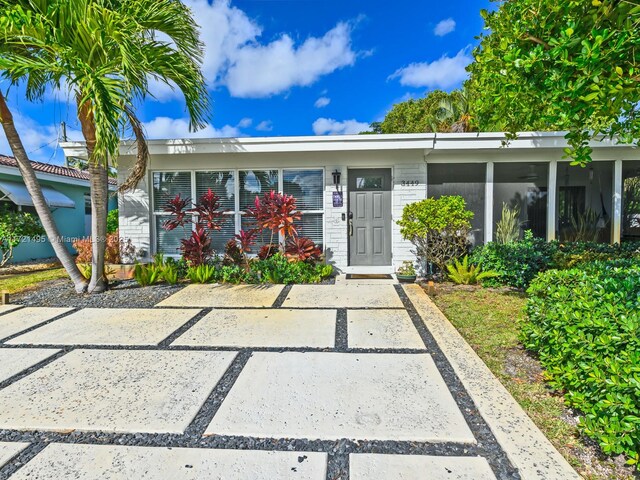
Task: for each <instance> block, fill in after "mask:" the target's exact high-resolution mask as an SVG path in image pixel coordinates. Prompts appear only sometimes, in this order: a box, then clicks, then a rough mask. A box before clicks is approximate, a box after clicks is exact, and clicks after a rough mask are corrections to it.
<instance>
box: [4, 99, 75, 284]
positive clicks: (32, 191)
mask: <svg viewBox="0 0 640 480" xmlns="http://www.w3.org/2000/svg"><path fill="white" fill-rule="evenodd" d="M0 122H2V129H3V130H4V133H5V135H6V136H7V141H8V142H9V146H10V147H11V151H12V152H13V156H14V157H15V159H16V162H17V163H18V169H19V170H20V173H21V174H22V180H23V181H24V184H25V185H26V187H27V191H28V192H29V195H31V200H32V201H33V206H34V207H35V209H36V213H37V214H38V218H39V219H40V223H41V224H42V227H43V228H44V231H45V232H46V234H47V238H48V239H49V242H50V243H51V246H52V247H53V250H54V252H55V254H56V257H58V260H60V263H61V264H62V266H63V267H64V269H65V270H66V271H67V274H68V275H69V278H71V281H72V282H73V285H74V287H75V290H76V292H78V293H83V292H85V291H86V289H87V280H86V279H85V278H84V276H82V274H81V273H80V270H79V269H78V267H77V265H76V263H75V261H74V259H73V256H72V255H71V253H70V252H69V250H67V248H66V246H65V244H64V241H63V239H62V237H61V236H60V233H59V232H58V227H57V226H56V223H55V222H54V220H53V216H52V215H51V210H50V209H49V206H48V205H47V202H45V200H44V196H43V195H42V189H41V188H40V184H39V183H38V179H37V178H36V174H35V172H34V170H33V167H32V166H31V162H30V161H29V158H28V157H27V153H26V152H25V150H24V146H23V145H22V140H21V139H20V135H19V134H18V131H17V130H16V127H15V125H14V123H13V115H12V114H11V111H10V110H9V107H8V105H7V102H6V101H5V98H4V96H3V95H2V93H0Z"/></svg>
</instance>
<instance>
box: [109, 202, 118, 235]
mask: <svg viewBox="0 0 640 480" xmlns="http://www.w3.org/2000/svg"><path fill="white" fill-rule="evenodd" d="M118 228H119V220H118V209H117V208H116V209H115V210H109V213H107V233H114V232H116V231H117V230H118Z"/></svg>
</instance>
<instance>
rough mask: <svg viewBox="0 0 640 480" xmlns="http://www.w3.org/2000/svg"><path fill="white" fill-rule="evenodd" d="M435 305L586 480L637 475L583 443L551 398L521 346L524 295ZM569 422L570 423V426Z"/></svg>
mask: <svg viewBox="0 0 640 480" xmlns="http://www.w3.org/2000/svg"><path fill="white" fill-rule="evenodd" d="M432 298H433V300H434V302H435V303H436V304H437V305H438V307H439V308H440V309H441V310H442V312H443V313H444V314H445V315H446V316H447V318H448V319H449V320H450V321H451V323H452V324H453V325H454V326H455V327H456V328H457V329H458V331H459V332H460V333H461V335H462V336H463V337H464V338H465V339H466V340H467V342H468V343H469V344H470V345H471V346H472V347H473V349H474V350H475V351H476V352H477V353H478V355H479V356H480V357H481V358H482V360H483V361H484V362H485V363H486V364H487V366H488V367H489V368H490V369H491V371H492V372H493V373H494V375H495V376H496V377H498V379H499V380H500V381H501V382H502V384H503V385H504V386H505V387H506V388H507V390H509V392H510V393H511V395H513V397H514V398H515V399H516V400H517V401H518V403H520V405H521V406H522V408H524V410H525V411H526V412H527V414H528V415H529V416H530V417H531V419H532V420H533V421H534V422H535V423H536V425H537V426H538V427H539V428H540V430H542V431H543V432H544V434H545V435H546V436H547V437H548V438H549V440H551V442H552V443H553V444H554V445H555V447H556V448H557V449H558V450H559V451H560V452H561V453H562V454H563V455H564V456H565V458H566V459H567V460H568V461H569V462H570V463H571V465H573V467H574V468H576V470H577V471H578V472H579V473H580V474H581V475H582V476H583V477H584V478H585V479H591V480H595V479H605V478H606V479H609V478H617V479H631V478H633V476H632V473H631V472H632V470H631V469H629V468H628V467H622V466H618V465H616V464H615V463H614V462H613V461H612V460H611V459H608V458H602V456H601V455H599V454H598V452H597V450H596V449H595V448H594V447H592V446H587V445H586V444H585V443H583V441H582V440H581V438H580V436H579V433H578V430H577V428H576V427H575V425H574V423H575V422H574V421H573V420H572V419H571V415H570V412H569V411H568V410H567V409H566V408H565V406H564V403H563V399H562V396H560V395H557V394H554V393H553V392H551V391H550V390H549V389H548V388H547V386H546V384H545V382H544V376H543V375H544V374H543V372H542V370H541V369H540V366H539V364H538V362H537V361H536V360H535V359H533V358H531V357H530V356H528V355H527V354H526V352H524V350H523V349H522V348H521V346H520V343H519V341H518V322H519V321H520V320H521V319H522V318H523V317H524V313H523V309H524V305H525V301H526V298H525V295H524V294H523V293H518V292H513V291H505V290H494V289H487V288H477V289H469V288H466V289H465V288H451V287H448V286H443V287H441V288H439V289H438V291H437V293H436V295H435V296H432ZM565 419H566V420H565Z"/></svg>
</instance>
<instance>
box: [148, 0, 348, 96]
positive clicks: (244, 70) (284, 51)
mask: <svg viewBox="0 0 640 480" xmlns="http://www.w3.org/2000/svg"><path fill="white" fill-rule="evenodd" d="M184 3H185V4H186V5H187V6H189V7H190V8H191V9H192V11H193V14H194V17H195V19H196V21H197V22H198V24H199V25H200V26H201V39H202V41H203V42H204V44H205V54H204V61H203V73H204V76H205V78H206V79H207V82H208V84H209V86H210V87H211V88H215V87H217V86H220V85H224V86H226V87H227V88H228V89H229V92H230V93H231V95H232V96H234V97H247V98H258V97H268V96H271V95H275V94H279V93H283V92H286V91H287V90H289V89H290V88H292V87H295V86H308V85H311V84H312V83H314V82H315V81H317V80H318V79H319V78H320V77H321V76H323V75H327V74H330V73H332V72H333V71H335V70H337V69H339V68H341V67H345V66H348V65H352V64H353V63H354V62H355V60H356V57H357V54H356V52H354V51H353V50H352V48H351V25H350V24H349V23H344V22H341V23H338V25H336V27H334V28H333V29H331V30H329V31H328V32H327V33H326V34H325V35H324V36H322V37H320V38H317V37H309V38H307V39H306V40H305V41H304V42H302V44H300V45H296V44H295V42H294V41H293V39H292V38H291V36H290V35H288V34H286V33H283V34H282V35H281V36H280V37H279V38H278V39H276V40H274V41H272V42H268V43H261V42H260V41H259V37H260V36H261V35H262V27H260V25H258V23H257V22H256V21H255V20H253V19H251V18H249V17H248V16H247V14H246V13H245V12H244V11H243V10H241V9H239V8H237V7H234V6H231V5H230V1H229V0H214V1H213V3H211V4H210V3H209V0H184ZM150 83H151V86H152V89H151V90H152V93H153V94H154V96H155V97H156V98H157V99H158V100H160V101H165V100H170V99H173V98H176V97H177V96H179V94H178V92H176V91H172V89H171V87H170V86H168V85H166V84H162V83H160V82H157V81H155V80H151V81H150Z"/></svg>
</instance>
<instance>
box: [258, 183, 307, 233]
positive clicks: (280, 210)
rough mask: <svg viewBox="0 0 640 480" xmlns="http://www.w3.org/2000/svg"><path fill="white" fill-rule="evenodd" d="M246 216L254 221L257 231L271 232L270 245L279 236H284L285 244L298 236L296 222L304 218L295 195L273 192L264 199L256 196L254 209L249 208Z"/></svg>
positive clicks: (266, 194)
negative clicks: (289, 239) (290, 238)
mask: <svg viewBox="0 0 640 480" xmlns="http://www.w3.org/2000/svg"><path fill="white" fill-rule="evenodd" d="M246 214H247V216H248V217H250V218H252V219H253V222H254V223H255V230H256V231H258V232H263V231H264V230H267V231H270V232H271V239H270V240H269V244H270V245H271V244H273V240H274V238H278V236H279V235H281V236H282V238H283V240H284V242H285V244H286V241H287V239H288V238H289V237H293V236H297V234H298V232H297V229H296V226H295V222H296V221H297V220H300V219H301V218H302V214H301V213H300V212H299V211H298V207H297V206H296V199H295V198H294V197H293V195H286V194H284V193H278V192H275V191H273V190H271V191H270V192H267V193H265V194H264V195H263V196H262V198H261V197H258V196H256V199H255V202H254V205H253V207H251V208H248V209H247V211H246ZM263 240H264V239H263Z"/></svg>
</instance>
